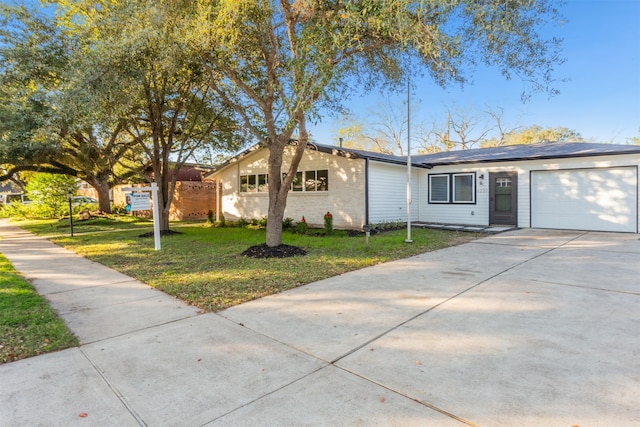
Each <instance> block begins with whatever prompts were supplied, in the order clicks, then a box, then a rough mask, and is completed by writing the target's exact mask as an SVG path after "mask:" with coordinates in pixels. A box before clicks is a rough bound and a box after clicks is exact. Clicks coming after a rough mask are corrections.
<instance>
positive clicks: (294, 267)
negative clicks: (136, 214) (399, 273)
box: [15, 217, 476, 311]
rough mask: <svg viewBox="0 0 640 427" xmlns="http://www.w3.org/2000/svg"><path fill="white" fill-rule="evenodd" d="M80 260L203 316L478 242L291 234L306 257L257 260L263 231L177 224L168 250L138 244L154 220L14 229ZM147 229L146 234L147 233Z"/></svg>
mask: <svg viewBox="0 0 640 427" xmlns="http://www.w3.org/2000/svg"><path fill="white" fill-rule="evenodd" d="M15 224H16V225H18V226H21V227H23V228H25V229H27V230H29V231H32V232H34V233H36V234H40V235H42V236H44V237H47V238H49V239H50V240H52V241H53V242H55V243H57V244H59V245H61V246H63V247H65V248H67V249H70V250H72V251H74V252H76V253H78V254H79V255H82V256H84V257H86V258H88V259H91V260H93V261H96V262H99V263H101V264H103V265H106V266H108V267H110V268H113V269H114V270H117V271H119V272H121V273H124V274H126V275H128V276H130V277H134V278H136V279H138V280H140V281H142V282H144V283H146V284H148V285H150V286H153V287H155V288H157V289H159V290H161V291H163V292H166V293H168V294H170V295H173V296H175V297H177V298H179V299H181V300H183V301H185V302H187V303H188V304H191V305H194V306H197V307H199V308H201V309H202V310H204V311H218V310H221V309H224V308H227V307H230V306H233V305H237V304H240V303H243V302H246V301H250V300H253V299H256V298H260V297H263V296H266V295H271V294H275V293H278V292H282V291H284V290H287V289H292V288H295V287H298V286H300V285H304V284H307V283H311V282H314V281H317V280H322V279H325V278H328V277H332V276H336V275H339V274H342V273H345V272H348V271H352V270H357V269H361V268H364V267H368V266H371V265H375V264H380V263H383V262H388V261H392V260H396V259H400V258H406V257H410V256H413V255H416V254H420V253H423V252H428V251H433V250H437V249H442V248H445V247H449V246H453V245H457V244H459V243H463V242H467V241H470V240H473V239H474V238H475V237H476V236H475V235H474V234H468V233H459V232H455V231H444V230H429V229H423V228H416V229H414V230H413V233H412V240H413V243H405V239H406V229H400V230H395V231H385V232H383V233H379V234H374V235H371V237H370V239H369V242H368V244H367V242H366V239H365V237H364V235H358V236H355V237H354V236H351V235H349V233H347V232H345V231H341V230H336V231H335V232H334V233H332V234H331V235H322V233H314V231H313V230H309V233H306V234H297V233H293V232H288V231H285V232H284V233H283V243H284V244H287V245H292V246H297V247H300V248H302V249H304V250H305V251H307V255H305V256H295V257H290V258H266V259H259V258H258V259H256V258H250V257H246V256H243V255H242V252H243V251H244V250H246V249H247V248H249V247H250V246H254V245H259V244H262V243H264V242H265V230H264V229H260V228H258V229H251V228H246V227H244V228H240V227H221V228H216V227H207V226H206V225H205V224H204V222H199V223H193V222H192V223H173V224H172V225H171V227H172V229H173V230H175V231H179V232H180V233H181V234H177V235H171V236H163V237H162V239H161V243H162V249H161V250H160V251H155V250H154V242H153V238H148V237H147V238H143V237H139V236H140V235H141V234H142V233H144V232H148V231H150V230H152V223H151V222H150V221H147V222H146V223H144V222H142V223H141V222H139V221H138V222H135V223H132V222H129V221H128V220H126V219H124V220H123V219H121V218H118V217H116V218H102V219H95V220H90V221H87V222H78V223H76V224H75V230H74V231H75V232H74V234H75V236H74V237H70V236H69V229H68V220H67V221H66V222H65V221H63V220H61V221H58V220H48V221H20V222H16V223H15ZM145 227H146V228H145Z"/></svg>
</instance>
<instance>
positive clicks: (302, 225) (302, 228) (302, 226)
mask: <svg viewBox="0 0 640 427" xmlns="http://www.w3.org/2000/svg"><path fill="white" fill-rule="evenodd" d="M308 228H309V225H308V224H307V220H306V219H304V217H302V219H301V220H300V222H299V223H297V224H296V233H300V234H305V233H306V232H307V229H308Z"/></svg>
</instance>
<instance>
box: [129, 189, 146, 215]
mask: <svg viewBox="0 0 640 427" xmlns="http://www.w3.org/2000/svg"><path fill="white" fill-rule="evenodd" d="M129 196H130V197H131V211H134V212H135V211H148V210H151V194H150V193H146V192H145V193H143V192H138V193H131V194H130V195H129Z"/></svg>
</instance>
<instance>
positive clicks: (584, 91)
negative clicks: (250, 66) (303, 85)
mask: <svg viewBox="0 0 640 427" xmlns="http://www.w3.org/2000/svg"><path fill="white" fill-rule="evenodd" d="M561 11H562V14H563V15H564V17H565V18H566V21H567V22H566V23H565V24H564V25H563V26H561V27H555V28H552V31H554V33H555V35H556V36H558V37H561V38H563V39H564V42H563V56H564V57H565V58H566V62H565V63H564V64H562V65H560V66H557V67H556V73H555V77H556V78H558V79H567V81H565V82H558V83H557V85H556V87H557V88H558V89H559V90H560V94H559V95H557V96H555V97H552V98H549V96H548V95H547V94H544V93H536V94H534V95H533V97H532V98H531V99H530V100H529V101H527V102H526V103H523V102H522V101H521V98H520V95H521V93H522V91H523V88H524V86H523V84H522V82H520V81H519V80H517V79H514V80H511V81H506V80H505V79H504V78H503V77H502V75H501V74H500V72H499V71H497V70H492V69H479V70H477V71H476V73H474V74H473V75H470V76H469V77H470V79H469V80H472V83H471V84H467V85H465V86H464V87H463V88H459V87H458V86H450V87H448V88H446V89H442V88H440V87H439V86H437V85H435V84H434V83H432V82H431V81H430V80H428V79H425V80H421V81H418V82H416V88H415V91H414V93H412V97H411V103H412V105H413V107H414V108H415V111H414V112H413V113H412V116H411V121H412V123H420V122H425V123H429V124H430V123H433V122H434V121H437V120H442V119H443V117H446V111H447V108H450V109H452V110H458V111H462V112H463V113H465V114H469V115H473V114H474V113H482V112H483V111H486V110H487V109H492V110H497V109H498V108H500V109H502V110H503V122H504V123H505V125H506V127H507V128H515V127H528V126H531V125H534V124H535V125H540V126H542V127H558V126H563V127H566V128H569V129H572V130H575V131H577V132H579V133H580V134H581V135H582V136H583V137H584V138H585V139H586V140H588V141H593V142H604V143H617V144H625V143H627V142H628V139H630V138H632V137H638V136H640V130H639V128H640V0H570V1H568V2H567V4H565V5H564V6H562V7H561ZM405 97H406V95H400V96H398V95H389V94H381V93H379V92H376V93H371V94H368V95H366V96H363V97H354V98H352V99H350V100H349V101H347V102H345V106H346V107H347V108H349V109H350V110H351V111H352V112H353V113H354V114H355V115H356V116H359V117H361V118H365V117H366V116H367V115H370V114H371V107H372V106H375V105H376V104H377V103H379V102H380V100H383V101H384V99H385V98H391V101H390V102H391V103H392V104H393V105H401V104H402V99H404V98H405ZM339 127H340V123H339V121H338V120H337V119H335V118H333V117H325V118H324V119H323V121H322V122H321V123H319V124H317V125H314V126H312V127H310V130H311V133H312V137H313V138H314V139H315V140H316V141H317V142H319V143H326V144H332V143H335V141H336V140H337V134H336V132H337V130H338V128H339ZM413 132H415V130H414V128H413V126H412V133H413Z"/></svg>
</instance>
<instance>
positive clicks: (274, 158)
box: [266, 144, 288, 248]
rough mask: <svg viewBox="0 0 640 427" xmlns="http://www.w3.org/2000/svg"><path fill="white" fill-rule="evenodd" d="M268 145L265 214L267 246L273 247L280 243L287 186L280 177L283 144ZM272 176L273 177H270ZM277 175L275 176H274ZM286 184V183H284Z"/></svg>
mask: <svg viewBox="0 0 640 427" xmlns="http://www.w3.org/2000/svg"><path fill="white" fill-rule="evenodd" d="M280 145H281V144H277V145H275V144H274V146H270V147H269V164H268V166H267V168H268V173H269V177H270V178H269V211H268V214H267V242H266V243H267V246H269V247H271V248H273V247H276V246H280V245H281V244H282V220H283V219H284V210H285V208H286V207H287V195H288V186H287V188H286V189H285V188H284V185H283V182H282V180H281V179H278V178H280V177H281V176H282V157H283V153H284V145H282V146H280ZM271 177H274V178H271ZM275 177H277V178H275ZM285 184H286V183H285Z"/></svg>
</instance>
